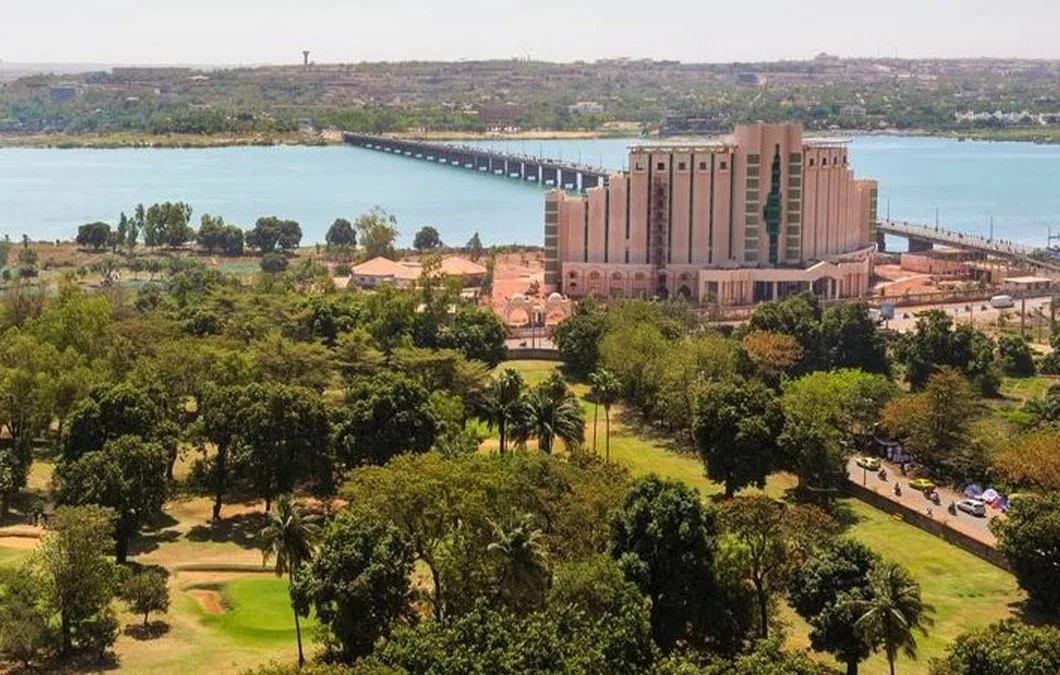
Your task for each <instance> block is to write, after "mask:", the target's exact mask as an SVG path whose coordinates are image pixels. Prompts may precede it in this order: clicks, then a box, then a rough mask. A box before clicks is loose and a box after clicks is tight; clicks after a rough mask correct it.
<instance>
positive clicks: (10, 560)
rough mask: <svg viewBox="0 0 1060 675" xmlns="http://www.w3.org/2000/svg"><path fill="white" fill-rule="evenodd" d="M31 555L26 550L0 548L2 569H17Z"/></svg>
mask: <svg viewBox="0 0 1060 675" xmlns="http://www.w3.org/2000/svg"><path fill="white" fill-rule="evenodd" d="M29 553H30V552H29V551H27V550H24V549H19V548H7V547H6V546H0V567H17V566H18V565H19V563H21V562H22V561H23V560H25V559H26V556H28V555H29Z"/></svg>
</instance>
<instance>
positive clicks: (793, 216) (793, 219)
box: [788, 213, 799, 223]
mask: <svg viewBox="0 0 1060 675" xmlns="http://www.w3.org/2000/svg"><path fill="white" fill-rule="evenodd" d="M788 222H789V223H798V222H799V214H797V213H789V214H788Z"/></svg>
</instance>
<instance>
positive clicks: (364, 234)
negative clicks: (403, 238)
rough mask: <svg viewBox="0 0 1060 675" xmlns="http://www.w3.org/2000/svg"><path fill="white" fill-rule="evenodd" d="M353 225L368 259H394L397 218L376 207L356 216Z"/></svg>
mask: <svg viewBox="0 0 1060 675" xmlns="http://www.w3.org/2000/svg"><path fill="white" fill-rule="evenodd" d="M353 225H354V227H355V228H357V232H358V233H359V238H360V241H361V246H362V247H363V248H364V252H365V254H366V255H367V256H368V257H369V258H376V257H378V256H383V257H385V258H392V257H394V242H395V241H397V237H398V229H397V218H395V217H394V216H392V215H391V214H389V213H387V212H386V211H384V210H383V209H381V208H380V207H378V206H376V207H374V208H373V209H372V210H371V211H369V212H368V213H362V214H361V215H359V216H357V219H356V221H355V222H354V224H353Z"/></svg>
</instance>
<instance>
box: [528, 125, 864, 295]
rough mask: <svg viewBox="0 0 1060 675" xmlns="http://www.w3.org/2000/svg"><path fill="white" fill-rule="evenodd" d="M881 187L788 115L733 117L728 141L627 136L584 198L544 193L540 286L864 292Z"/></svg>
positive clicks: (627, 291) (606, 290) (603, 291)
mask: <svg viewBox="0 0 1060 675" xmlns="http://www.w3.org/2000/svg"><path fill="white" fill-rule="evenodd" d="M877 191H878V189H877V185H876V182H875V181H873V180H866V179H855V178H854V174H853V172H852V171H851V169H850V167H849V159H848V156H847V146H846V145H845V144H844V143H842V142H838V141H813V140H804V139H803V136H802V128H801V127H800V126H799V125H796V124H754V125H741V126H738V127H737V129H736V133H735V135H734V138H733V140H732V142H725V143H717V144H711V145H695V146H652V145H645V146H635V147H633V148H631V149H630V155H629V170H628V172H627V173H622V174H615V175H613V176H611V177H610V178H609V182H608V185H607V186H606V187H598V188H592V189H590V190H588V191H587V193H586V194H585V195H573V194H569V193H566V192H563V191H560V190H553V191H551V192H549V193H548V195H547V196H546V207H545V213H546V225H545V272H546V274H545V284H546V286H548V287H549V290H553V291H559V292H562V293H564V294H565V295H568V296H573V297H579V296H585V295H590V294H591V295H596V296H601V297H616V296H617V297H630V296H640V297H650V296H656V295H658V296H670V295H678V294H680V295H684V296H686V297H688V298H689V299H693V300H701V301H705V302H718V303H723V304H727V305H744V304H751V303H754V302H758V301H761V300H767V299H771V298H776V297H780V296H782V295H787V294H789V293H793V292H799V291H811V292H814V293H816V294H818V295H821V296H822V297H827V298H836V297H855V296H860V295H864V294H865V293H866V292H867V291H868V286H869V278H870V276H871V274H872V259H873V254H874V251H875V248H874V246H875V244H874V241H875V228H874V223H875V221H876V200H877Z"/></svg>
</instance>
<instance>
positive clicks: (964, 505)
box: [957, 499, 986, 518]
mask: <svg viewBox="0 0 1060 675" xmlns="http://www.w3.org/2000/svg"><path fill="white" fill-rule="evenodd" d="M957 508H958V509H960V510H961V511H964V512H965V513H970V514H971V515H973V516H979V517H980V518H982V517H983V516H985V515H986V504H984V503H983V502H982V501H980V500H978V499H962V500H961V501H959V502H957Z"/></svg>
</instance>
